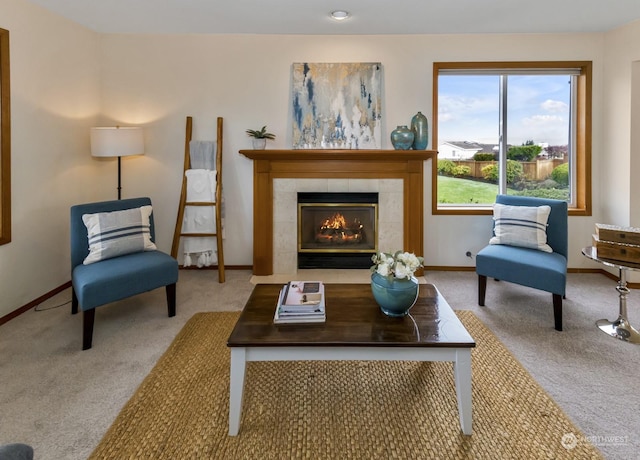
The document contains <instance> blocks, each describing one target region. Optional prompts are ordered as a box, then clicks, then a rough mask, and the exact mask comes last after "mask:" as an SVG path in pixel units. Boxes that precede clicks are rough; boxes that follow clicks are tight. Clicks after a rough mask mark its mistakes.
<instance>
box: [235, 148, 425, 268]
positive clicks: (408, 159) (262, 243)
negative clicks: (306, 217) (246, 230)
mask: <svg viewBox="0 0 640 460" xmlns="http://www.w3.org/2000/svg"><path fill="white" fill-rule="evenodd" d="M240 153H241V154H242V155H244V156H246V157H247V158H250V159H252V160H253V273H254V274H255V275H272V274H274V273H275V274H293V273H296V271H297V209H298V207H297V192H377V193H378V194H379V195H378V200H379V208H378V230H379V232H378V238H379V240H378V247H379V249H380V250H384V251H393V250H397V249H403V250H405V251H409V252H414V253H416V254H422V253H423V252H424V251H423V246H424V242H423V238H424V231H423V225H424V222H423V220H424V217H423V215H424V212H423V195H424V193H423V182H424V163H425V160H430V159H433V158H434V156H435V154H436V152H435V151H432V150H418V151H416V150H306V149H305V150H241V151H240Z"/></svg>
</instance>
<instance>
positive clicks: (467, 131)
mask: <svg viewBox="0 0 640 460" xmlns="http://www.w3.org/2000/svg"><path fill="white" fill-rule="evenodd" d="M438 92H439V97H438V124H439V126H438V142H444V141H475V142H480V143H483V144H492V143H497V142H498V123H499V119H498V115H499V77H498V76H495V75H483V76H469V75H465V76H460V75H441V76H440V77H439V80H438ZM570 94H571V89H570V85H569V77H568V76H563V75H560V76H557V75H511V76H509V80H508V98H507V100H508V115H507V116H508V139H507V142H508V143H509V144H513V145H520V144H522V143H524V142H525V141H527V140H533V141H534V143H536V144H538V143H544V142H546V143H549V145H566V144H567V142H568V141H567V140H568V131H569V116H570V111H569V107H570V105H569V103H570V99H571V97H570Z"/></svg>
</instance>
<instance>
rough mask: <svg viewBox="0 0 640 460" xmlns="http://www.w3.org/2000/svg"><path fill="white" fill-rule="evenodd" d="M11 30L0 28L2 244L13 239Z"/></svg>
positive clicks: (0, 222) (0, 215)
mask: <svg viewBox="0 0 640 460" xmlns="http://www.w3.org/2000/svg"><path fill="white" fill-rule="evenodd" d="M9 108H10V105H9V31H8V30H4V29H0V244H5V243H9V242H10V241H11V162H10V159H11V157H10V155H11V124H10V118H9V117H10V112H9Z"/></svg>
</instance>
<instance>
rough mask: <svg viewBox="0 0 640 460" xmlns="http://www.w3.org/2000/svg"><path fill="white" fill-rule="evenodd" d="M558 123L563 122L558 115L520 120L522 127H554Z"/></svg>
mask: <svg viewBox="0 0 640 460" xmlns="http://www.w3.org/2000/svg"><path fill="white" fill-rule="evenodd" d="M560 123H563V124H564V123H565V121H564V119H563V118H562V117H560V116H558V115H533V116H530V117H526V118H523V119H522V124H523V125H524V126H541V125H542V126H556V125H557V124H560Z"/></svg>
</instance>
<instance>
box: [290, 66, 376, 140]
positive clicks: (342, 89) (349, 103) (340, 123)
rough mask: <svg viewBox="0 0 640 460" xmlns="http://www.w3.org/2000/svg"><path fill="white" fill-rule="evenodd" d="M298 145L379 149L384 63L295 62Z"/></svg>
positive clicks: (294, 115)
mask: <svg viewBox="0 0 640 460" xmlns="http://www.w3.org/2000/svg"><path fill="white" fill-rule="evenodd" d="M292 72H293V76H292V80H291V81H292V88H291V100H292V103H293V110H292V115H293V123H292V124H293V148H294V149H379V148H381V147H380V146H381V142H380V139H381V137H380V136H381V132H382V126H381V123H382V94H381V91H382V65H381V64H380V63H379V62H367V63H333V64H332V63H319V64H311V63H307V62H305V63H294V64H293V66H292Z"/></svg>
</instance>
